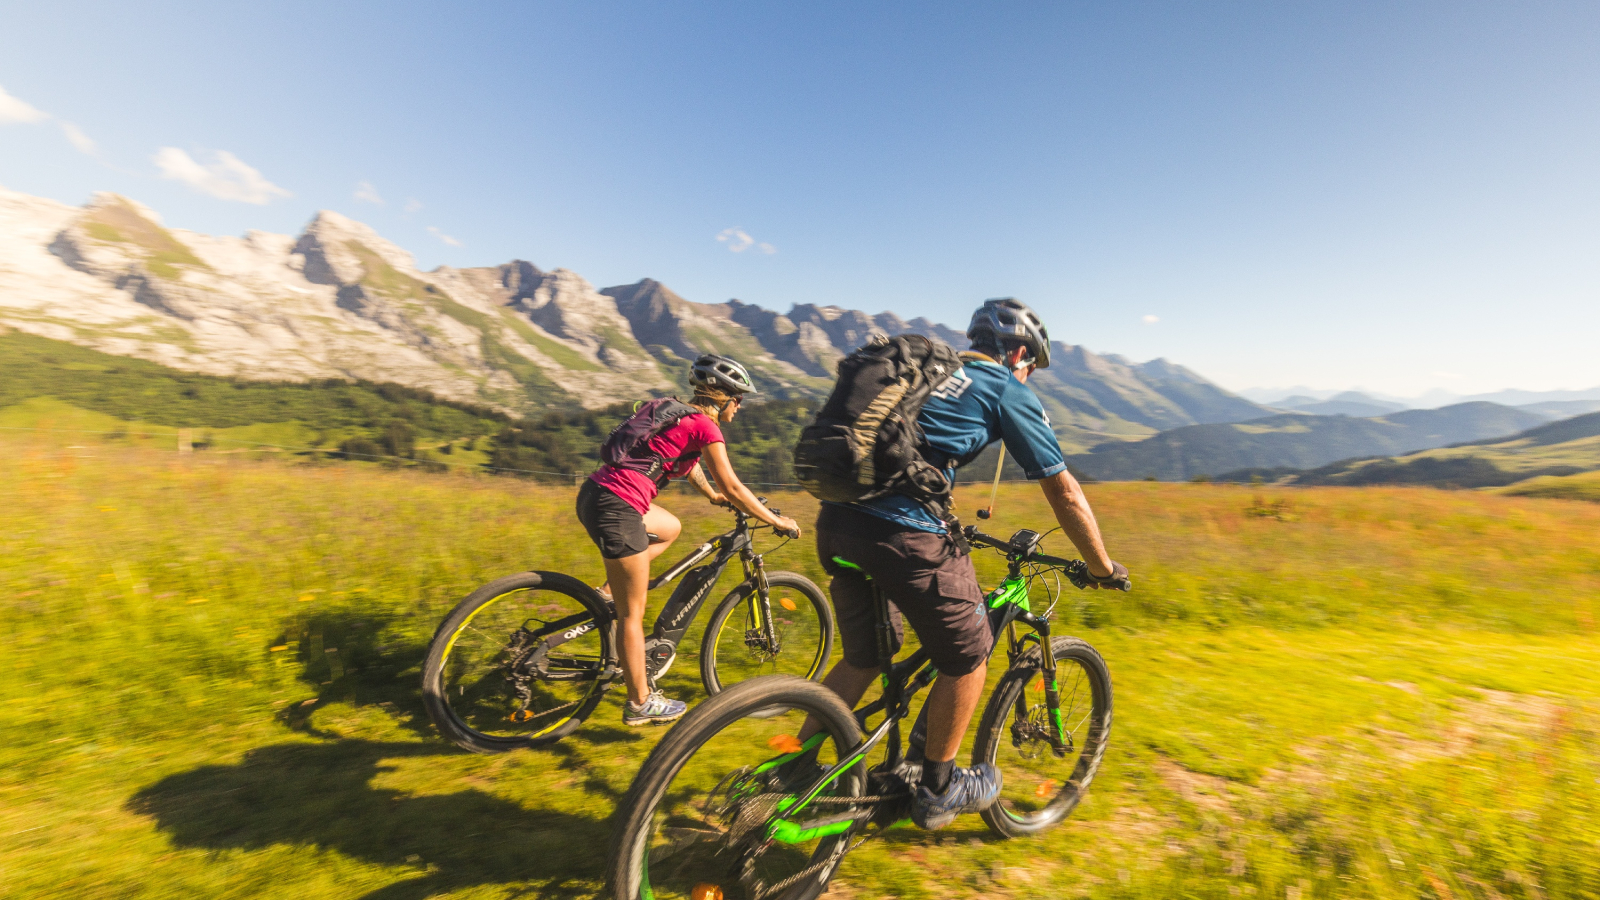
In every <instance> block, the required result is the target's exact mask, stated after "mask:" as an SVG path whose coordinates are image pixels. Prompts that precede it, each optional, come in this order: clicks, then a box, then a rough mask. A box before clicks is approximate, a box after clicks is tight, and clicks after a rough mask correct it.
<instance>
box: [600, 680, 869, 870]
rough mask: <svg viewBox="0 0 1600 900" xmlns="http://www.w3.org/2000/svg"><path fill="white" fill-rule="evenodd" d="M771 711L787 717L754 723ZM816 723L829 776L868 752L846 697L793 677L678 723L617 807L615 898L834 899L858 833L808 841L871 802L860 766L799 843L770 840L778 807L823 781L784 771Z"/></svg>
mask: <svg viewBox="0 0 1600 900" xmlns="http://www.w3.org/2000/svg"><path fill="white" fill-rule="evenodd" d="M770 708H778V709H781V710H784V711H785V712H783V713H782V714H781V715H779V716H778V717H776V718H768V719H756V718H752V717H751V713H753V712H757V711H760V710H765V709H770ZM807 714H813V715H816V716H817V718H818V720H819V721H821V722H822V723H823V736H824V737H823V740H822V741H821V744H820V746H819V747H818V748H817V753H818V762H819V763H820V764H821V765H823V766H830V765H832V764H833V763H834V762H836V761H837V760H838V759H839V755H840V754H841V753H844V754H847V753H849V752H850V750H851V749H853V748H854V747H855V746H856V745H857V744H858V743H859V742H860V739H861V730H860V728H859V727H858V726H857V725H856V721H855V718H854V717H853V716H851V714H850V710H849V708H848V707H846V706H845V705H844V704H843V703H842V702H841V701H840V700H839V697H838V695H836V694H834V693H833V692H832V691H830V690H828V689H827V688H825V687H823V686H822V685H819V684H816V683H814V682H810V681H802V680H800V679H798V678H792V677H787V676H782V675H779V676H769V677H765V678H756V679H753V680H751V681H745V682H742V683H740V684H736V685H734V686H732V687H730V688H728V689H727V690H725V691H723V692H722V693H720V694H718V695H717V696H715V697H712V698H711V699H710V700H707V701H706V702H704V703H702V704H700V705H699V706H697V707H695V708H694V709H693V710H692V711H691V712H690V713H689V714H688V715H687V716H685V717H683V719H681V720H679V722H678V723H677V724H676V725H674V726H673V728H672V730H671V731H669V732H667V735H666V737H665V738H663V739H662V741H661V743H659V744H657V745H656V748H655V750H653V751H652V752H651V753H650V757H649V758H648V759H647V760H645V763H644V765H643V766H642V767H641V768H640V769H639V774H638V776H636V777H635V778H634V781H633V785H632V786H631V787H630V788H629V789H628V793H627V795H626V796H625V797H623V799H622V802H621V803H620V804H619V805H618V807H617V815H618V821H617V823H616V825H615V828H614V831H613V834H614V837H613V839H612V847H611V857H610V862H609V868H608V872H607V875H608V894H607V896H610V897H615V898H617V900H642V898H654V900H689V898H694V900H699V898H701V897H708V896H722V897H726V898H729V900H733V898H744V900H765V898H768V897H770V898H774V900H812V898H815V897H817V896H818V895H820V894H821V893H822V892H823V891H824V890H826V888H827V885H828V879H829V878H831V877H832V875H833V872H834V870H835V869H836V867H837V866H838V863H839V861H840V859H841V858H842V857H843V855H844V853H845V851H846V850H847V849H848V847H849V840H850V836H851V834H852V833H853V830H851V829H845V830H842V831H841V830H839V828H838V827H837V826H835V827H834V828H833V831H834V832H836V833H829V834H807V833H806V832H807V830H808V829H816V830H817V831H827V830H829V829H828V828H827V827H826V822H827V820H829V819H838V818H840V817H845V818H848V817H849V816H850V815H851V814H852V813H853V812H855V811H857V810H859V804H851V803H850V801H848V800H847V799H846V798H849V797H856V796H861V795H862V794H863V793H864V792H865V791H864V789H865V787H866V774H865V772H864V767H863V766H860V765H857V766H854V767H852V768H851V769H849V770H847V771H846V772H845V773H843V774H842V775H840V776H839V778H838V779H837V780H836V781H835V782H834V783H833V784H832V785H830V786H829V787H828V788H827V789H825V790H824V792H823V794H822V799H820V800H819V801H817V802H816V803H814V804H813V805H812V806H810V807H808V808H807V809H806V810H804V811H802V812H799V813H796V814H795V815H794V817H793V823H794V825H796V826H800V827H799V828H798V829H796V830H797V831H798V832H800V833H789V834H787V835H785V836H784V837H777V838H773V839H770V840H769V837H770V836H771V835H772V834H774V833H775V832H774V831H773V830H772V826H771V824H770V821H771V817H772V816H773V815H775V814H776V812H777V811H778V810H779V809H780V808H781V807H780V806H779V804H780V803H783V802H784V801H785V800H786V799H787V798H792V797H794V796H796V794H797V793H798V792H802V791H804V790H805V789H806V788H807V787H809V786H810V785H811V784H812V783H814V781H815V775H806V774H805V773H804V772H803V771H802V772H801V773H787V772H785V770H784V769H782V768H779V767H777V766H776V765H775V764H776V763H777V762H779V761H780V759H781V758H782V757H783V756H784V755H785V754H788V753H791V752H793V751H794V750H795V749H796V747H797V742H796V741H795V739H794V737H792V735H794V734H796V733H797V732H798V730H799V728H800V725H801V723H802V722H804V721H805V717H806V715H807ZM786 777H787V779H788V780H787V781H786ZM791 802H792V801H791Z"/></svg>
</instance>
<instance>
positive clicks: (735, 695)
mask: <svg viewBox="0 0 1600 900" xmlns="http://www.w3.org/2000/svg"><path fill="white" fill-rule="evenodd" d="M773 706H779V707H782V708H784V709H792V710H796V711H800V712H805V713H809V714H812V715H815V716H816V717H817V718H818V719H819V720H820V721H821V722H822V725H823V729H824V730H825V731H826V732H827V733H828V734H829V735H830V736H831V737H832V739H833V742H834V747H835V748H837V749H838V752H839V753H841V754H843V753H848V752H849V751H850V750H852V749H853V748H855V747H856V746H857V745H859V744H860V742H861V728H860V726H859V725H858V724H857V723H856V720H855V717H854V716H853V715H852V714H851V712H850V708H849V707H847V706H845V705H844V702H843V701H841V700H840V699H839V696H838V695H837V694H835V693H834V692H833V691H832V690H830V689H828V688H826V687H823V686H822V685H820V684H817V683H816V682H813V681H806V680H803V679H800V678H795V677H793V676H789V675H767V676H762V677H759V678H752V679H750V680H749V681H743V682H740V683H738V684H735V685H731V686H729V687H728V688H727V689H725V690H724V691H722V692H721V693H719V694H717V695H716V696H715V697H712V698H711V699H709V700H707V701H705V702H704V703H702V704H700V705H699V706H696V707H695V708H694V709H693V710H691V711H690V712H689V714H688V715H686V716H684V717H683V718H682V719H680V720H679V721H678V722H677V724H675V725H674V726H673V727H672V729H671V730H670V731H668V732H667V734H666V736H665V737H664V738H662V740H661V742H660V743H659V744H657V745H656V747H655V749H654V750H652V751H651V752H650V756H649V757H648V758H647V759H645V761H644V765H642V766H640V768H639V772H638V774H637V775H636V776H635V777H634V780H633V784H632V785H630V786H629V788H628V792H627V794H625V795H624V796H623V798H622V800H621V801H620V802H619V803H618V805H617V812H616V818H615V819H614V821H613V826H612V841H611V847H610V850H609V855H608V858H607V870H606V894H607V896H610V897H614V898H617V900H641V898H648V897H654V896H656V894H655V890H656V889H659V887H660V886H659V885H657V886H655V888H654V889H653V888H652V886H651V883H650V880H649V877H648V872H647V871H646V870H647V868H648V854H649V849H650V847H649V842H650V839H651V837H652V832H653V830H654V826H653V818H654V815H655V811H656V807H657V805H658V804H660V803H661V802H662V800H663V799H664V798H665V797H666V796H667V794H668V788H670V787H672V784H673V779H674V778H675V777H676V776H677V775H678V774H679V773H680V771H681V770H683V768H684V767H685V765H686V764H687V763H688V762H689V760H690V758H691V757H693V756H694V754H695V753H696V752H697V751H699V750H700V749H701V748H702V747H703V746H704V745H705V744H706V743H707V742H708V741H710V740H711V739H712V738H714V737H716V736H717V735H718V734H719V733H720V732H722V730H723V729H725V728H727V727H729V726H730V725H733V724H734V723H736V722H738V721H739V720H741V719H747V718H750V714H751V713H752V712H756V711H759V710H763V709H767V708H769V707H773ZM836 784H837V785H838V787H839V791H838V793H837V794H836V795H837V796H852V797H855V796H862V795H863V794H864V791H865V788H866V771H865V766H864V765H857V766H855V767H853V768H852V769H850V770H849V771H848V772H846V773H845V774H844V775H842V776H840V778H839V780H838V781H837V782H836ZM850 836H851V833H850V832H846V833H844V834H842V835H836V836H833V837H829V838H823V839H822V840H821V841H819V842H818V847H817V849H816V851H815V852H814V854H813V855H812V856H811V857H810V859H811V860H813V861H816V860H819V859H826V858H827V857H828V856H829V855H831V856H832V857H833V859H832V862H831V865H829V866H828V867H827V868H826V869H825V870H823V871H821V872H819V873H817V874H816V875H814V876H811V877H809V878H807V879H806V880H804V881H801V882H799V883H796V884H794V885H792V886H791V887H789V888H788V889H787V890H785V891H784V892H783V893H782V894H780V895H778V896H777V897H776V898H774V900H814V898H816V897H818V896H820V895H821V894H822V893H823V891H825V890H826V889H827V886H828V880H829V879H830V878H831V877H832V875H833V873H834V872H835V871H837V868H838V861H839V859H842V858H843V855H844V852H845V851H846V850H847V849H848V847H849V839H850Z"/></svg>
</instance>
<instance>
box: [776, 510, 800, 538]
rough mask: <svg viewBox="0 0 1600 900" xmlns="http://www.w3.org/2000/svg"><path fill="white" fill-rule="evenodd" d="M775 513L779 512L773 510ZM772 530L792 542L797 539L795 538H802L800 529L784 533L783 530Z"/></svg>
mask: <svg viewBox="0 0 1600 900" xmlns="http://www.w3.org/2000/svg"><path fill="white" fill-rule="evenodd" d="M773 512H777V510H773ZM772 530H773V531H776V532H778V533H779V534H781V535H783V536H784V537H786V538H789V539H790V540H793V539H795V538H797V537H799V536H800V529H798V528H796V529H794V530H792V531H784V530H781V529H778V528H774V529H772Z"/></svg>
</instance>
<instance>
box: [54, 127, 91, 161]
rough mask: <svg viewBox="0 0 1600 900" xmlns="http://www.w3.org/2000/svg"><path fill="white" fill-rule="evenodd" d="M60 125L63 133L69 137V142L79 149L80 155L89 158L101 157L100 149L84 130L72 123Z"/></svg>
mask: <svg viewBox="0 0 1600 900" xmlns="http://www.w3.org/2000/svg"><path fill="white" fill-rule="evenodd" d="M60 125H61V133H62V134H64V135H66V136H67V140H68V141H70V142H71V143H72V146H74V147H77V148H78V152H79V153H83V154H87V155H89V156H99V155H100V148H99V147H96V146H95V143H94V141H93V140H92V139H91V138H90V137H89V136H88V135H87V134H84V133H83V129H81V128H79V127H78V126H76V125H74V124H72V123H71V122H62V123H60Z"/></svg>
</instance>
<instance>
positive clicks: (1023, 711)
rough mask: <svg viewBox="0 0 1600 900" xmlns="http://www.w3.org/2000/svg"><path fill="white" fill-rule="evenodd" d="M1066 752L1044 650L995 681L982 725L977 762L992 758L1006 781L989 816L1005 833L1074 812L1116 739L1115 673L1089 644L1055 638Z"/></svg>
mask: <svg viewBox="0 0 1600 900" xmlns="http://www.w3.org/2000/svg"><path fill="white" fill-rule="evenodd" d="M1050 648H1051V651H1052V653H1053V654H1054V656H1055V660H1056V684H1057V685H1058V688H1057V695H1058V696H1059V697H1060V710H1061V729H1062V731H1063V732H1064V733H1065V738H1066V740H1065V744H1066V752H1065V754H1064V755H1060V756H1058V755H1057V754H1056V752H1055V748H1054V746H1053V745H1052V744H1051V741H1050V736H1051V730H1052V723H1051V716H1050V711H1049V709H1048V708H1047V705H1046V703H1045V684H1044V678H1045V676H1044V675H1043V674H1042V668H1041V660H1042V658H1041V656H1040V655H1039V648H1038V647H1033V648H1031V649H1030V650H1028V652H1026V653H1024V654H1023V655H1022V656H1020V657H1019V658H1018V659H1017V662H1016V664H1015V665H1013V666H1012V668H1011V669H1010V670H1009V671H1007V672H1006V674H1005V675H1004V676H1003V677H1002V678H1001V679H1000V683H999V684H998V685H996V686H995V689H994V693H993V694H992V695H990V697H989V703H988V705H987V706H985V707H984V709H983V720H982V721H981V722H980V723H979V725H978V738H977V744H976V745H975V746H974V747H973V751H972V759H973V762H974V763H978V762H987V763H991V764H993V765H994V766H995V767H996V768H998V769H999V770H1000V774H1001V775H1002V776H1003V777H1004V779H1005V784H1004V786H1003V787H1002V788H1001V791H1000V797H999V798H998V799H997V800H995V802H994V804H993V805H992V806H990V807H989V808H988V809H986V810H984V811H983V820H984V821H985V822H987V823H988V825H989V827H990V828H991V829H993V830H994V831H995V832H996V833H998V834H1000V835H1002V836H1005V837H1018V836H1021V835H1025V834H1034V833H1036V832H1039V831H1043V830H1045V829H1047V828H1051V827H1053V826H1055V825H1056V824H1058V823H1059V822H1060V821H1061V820H1062V819H1064V818H1066V817H1067V816H1068V815H1069V814H1071V812H1072V810H1073V809H1074V808H1075V807H1077V805H1078V802H1079V801H1080V800H1082V799H1083V796H1084V794H1086V793H1088V791H1089V783H1090V782H1091V781H1093V780H1094V776H1095V772H1097V771H1098V770H1099V768H1100V760H1101V758H1102V757H1103V756H1104V755H1105V752H1106V742H1107V741H1108V740H1109V739H1110V737H1111V671H1110V670H1109V669H1107V668H1106V663H1105V660H1104V659H1101V657H1100V654H1099V653H1098V652H1096V651H1095V649H1094V648H1093V647H1091V646H1089V645H1088V644H1087V643H1085V642H1083V641H1081V640H1079V639H1077V638H1073V637H1058V638H1053V639H1051V641H1050Z"/></svg>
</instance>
